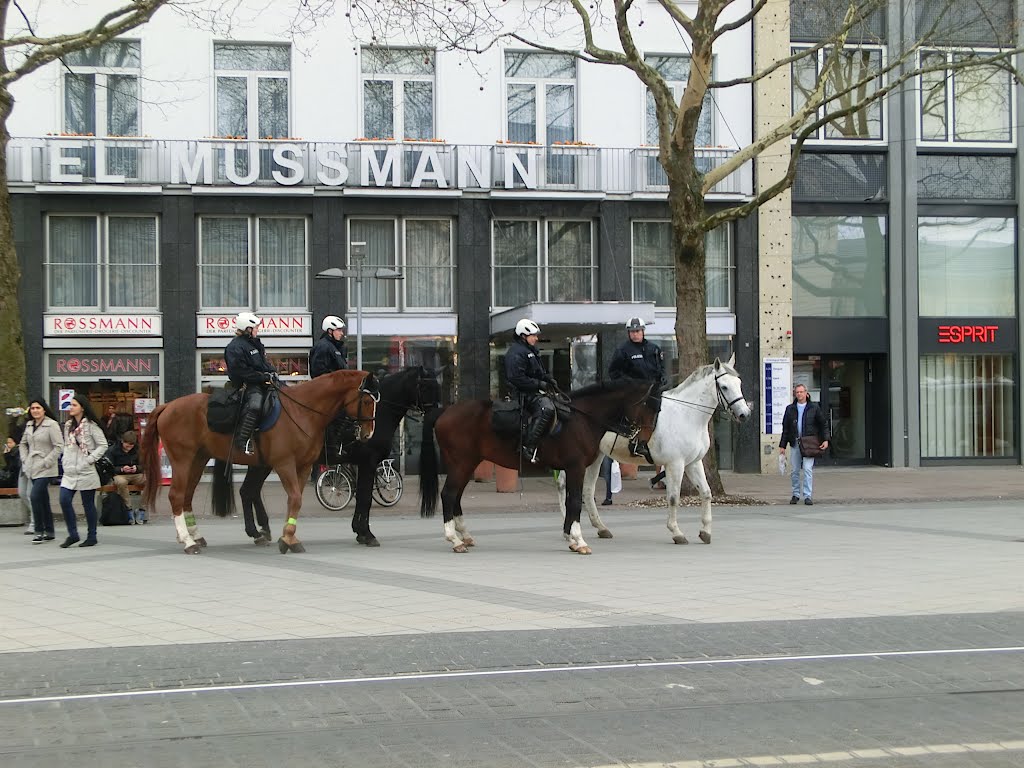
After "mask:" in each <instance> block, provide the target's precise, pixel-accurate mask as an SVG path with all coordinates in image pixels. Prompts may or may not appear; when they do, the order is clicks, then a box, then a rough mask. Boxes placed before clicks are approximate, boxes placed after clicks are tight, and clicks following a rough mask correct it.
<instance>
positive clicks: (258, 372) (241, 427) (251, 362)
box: [224, 312, 277, 454]
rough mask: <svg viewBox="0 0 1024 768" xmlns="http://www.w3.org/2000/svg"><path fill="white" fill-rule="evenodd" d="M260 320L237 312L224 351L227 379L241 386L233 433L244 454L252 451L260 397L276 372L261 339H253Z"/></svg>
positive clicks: (260, 402) (236, 445)
mask: <svg viewBox="0 0 1024 768" xmlns="http://www.w3.org/2000/svg"><path fill="white" fill-rule="evenodd" d="M259 324H260V319H259V318H258V317H256V315H254V314H253V313H252V312H239V313H238V316H237V317H236V318H235V338H233V339H232V340H231V341H230V342H229V343H228V346H227V348H226V349H225V350H224V363H225V364H226V365H227V367H228V378H229V379H230V380H231V383H232V384H234V385H235V386H236V387H244V388H245V392H244V394H243V395H242V416H241V418H240V419H239V424H238V431H237V432H236V433H235V447H236V448H238V449H239V450H242V451H244V452H245V453H247V454H252V453H254V451H253V447H252V444H251V443H252V433H253V431H254V430H255V429H256V422H257V421H259V418H260V410H262V408H263V399H264V398H265V397H266V396H267V393H268V392H269V387H270V384H271V383H273V379H274V377H275V376H276V375H277V372H276V371H275V370H274V367H273V366H272V365H271V364H270V361H268V360H267V352H266V350H265V349H264V348H263V342H261V341H260V340H259V339H257V338H256V333H257V331H256V327H257V326H258V325H259Z"/></svg>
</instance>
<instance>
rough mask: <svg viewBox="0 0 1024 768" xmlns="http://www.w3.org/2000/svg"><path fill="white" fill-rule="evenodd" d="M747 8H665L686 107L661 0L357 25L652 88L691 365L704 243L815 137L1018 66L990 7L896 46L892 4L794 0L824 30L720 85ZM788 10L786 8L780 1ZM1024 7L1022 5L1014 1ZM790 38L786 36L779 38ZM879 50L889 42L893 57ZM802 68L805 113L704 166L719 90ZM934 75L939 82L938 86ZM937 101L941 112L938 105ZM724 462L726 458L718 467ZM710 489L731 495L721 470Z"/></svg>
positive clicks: (750, 207) (413, 8)
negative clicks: (726, 197)
mask: <svg viewBox="0 0 1024 768" xmlns="http://www.w3.org/2000/svg"><path fill="white" fill-rule="evenodd" d="M735 2H737V0H697V2H696V13H693V14H692V15H691V13H688V12H687V10H684V7H685V8H687V9H692V8H693V3H692V2H688V3H686V4H685V6H684V4H683V3H680V2H675V1H674V0H658V4H657V6H656V7H659V8H660V9H661V10H662V11H664V13H666V14H667V15H668V16H669V17H670V19H671V23H673V24H675V25H676V26H677V28H678V29H679V30H680V31H681V34H680V43H681V45H680V53H681V54H685V55H687V56H688V57H689V59H690V65H689V67H690V68H689V77H688V79H687V81H686V86H685V88H684V89H683V92H682V96H681V97H680V98H679V99H678V100H677V99H676V98H675V97H674V96H673V92H672V89H671V88H670V86H669V84H668V83H667V82H666V78H665V76H664V74H663V73H662V72H661V71H659V69H658V68H657V66H656V64H654V63H652V62H651V61H649V60H648V59H647V58H646V57H645V56H644V54H643V52H642V49H641V47H640V46H639V45H638V44H637V41H636V40H637V38H638V37H639V36H640V34H642V33H640V32H639V27H640V26H642V25H643V24H644V22H645V16H647V17H649V16H650V14H651V12H652V11H651V4H649V3H637V2H634V1H633V0H539V2H529V3H523V5H522V8H521V10H520V11H519V12H518V13H517V12H516V11H514V10H513V9H511V8H510V6H511V5H512V4H511V3H507V2H505V1H504V0H478V1H476V2H473V1H472V0H467V1H465V2H461V1H460V0H390V1H389V2H387V3H379V2H366V0H352V4H351V5H352V18H353V26H354V28H355V30H356V34H357V36H360V37H361V38H362V41H363V42H364V43H367V44H374V45H384V44H408V43H410V42H415V43H419V44H423V45H429V46H437V47H439V48H441V49H448V50H458V51H463V52H466V53H468V54H477V53H480V52H483V51H485V50H488V49H490V48H492V47H494V46H495V45H496V44H497V43H499V42H500V43H503V44H505V45H512V46H516V47H519V48H523V47H529V48H532V49H534V50H537V51H547V52H552V53H560V54H563V55H570V56H573V57H575V58H576V59H578V60H580V61H583V62H588V63H592V64H601V65H609V66H619V67H625V68H626V69H629V70H631V71H632V72H633V73H634V74H635V75H636V77H637V78H639V80H640V81H641V82H642V83H643V85H644V86H646V88H647V90H648V91H649V92H650V94H651V96H652V97H653V100H654V105H655V116H656V120H657V144H658V159H659V161H660V163H661V166H662V167H663V168H664V170H665V173H666V175H667V177H668V204H669V208H670V211H671V223H672V250H673V255H674V263H675V275H676V328H675V336H676V343H677V346H678V350H679V365H680V370H681V371H689V370H693V369H695V368H696V367H697V366H699V365H702V364H704V363H705V362H706V361H707V355H708V352H707V341H706V332H705V327H706V315H705V308H706V299H705V252H704V236H705V234H706V233H707V232H710V231H711V230H713V229H714V228H715V227H718V226H719V225H722V224H725V223H727V222H731V221H735V220H737V219H741V218H744V217H746V216H748V215H750V214H752V213H754V212H755V211H756V210H757V209H758V208H759V207H760V206H762V205H763V204H765V203H766V202H767V201H769V200H771V199H772V198H774V197H777V196H778V195H780V194H782V193H784V192H785V191H786V190H788V189H789V188H790V187H791V186H792V184H793V182H794V179H795V178H796V172H797V165H798V159H799V157H800V153H801V150H802V149H803V148H804V145H805V143H806V142H807V140H808V139H810V138H815V137H817V136H818V135H819V133H820V132H821V131H823V130H826V131H829V132H831V133H832V134H833V135H837V136H839V137H857V136H868V135H870V134H869V133H868V128H869V123H870V121H871V120H873V119H875V117H876V116H880V114H881V110H882V101H883V99H884V98H885V97H886V96H887V95H888V94H890V93H892V92H893V91H895V90H897V89H899V88H900V87H901V86H902V85H903V84H904V83H907V82H914V81H916V80H917V79H918V78H922V82H923V83H924V85H925V87H926V88H927V87H928V86H929V83H931V84H933V85H934V86H935V87H936V88H937V87H938V85H942V86H943V87H944V82H943V81H944V80H945V79H946V78H948V77H949V76H950V74H951V73H953V72H957V71H959V72H965V71H971V72H974V73H977V74H978V77H977V78H976V79H979V80H983V79H984V78H985V77H989V76H990V75H991V73H994V72H1000V71H1002V72H1003V73H1004V75H1005V72H1006V71H1009V72H1011V73H1012V74H1013V76H1014V77H1015V78H1018V79H1019V77H1018V73H1017V72H1016V70H1014V69H1013V66H1014V56H1015V54H1016V53H1018V52H1019V51H1020V48H1018V47H1017V44H1016V25H1015V24H1013V23H1012V18H1011V19H1010V21H1011V23H1010V24H1009V25H1007V24H1006V23H1005V22H1006V19H1005V18H1001V16H1000V14H999V13H997V12H995V11H993V5H994V4H993V3H990V2H988V0H921V1H920V2H919V3H918V6H919V8H920V9H922V10H920V11H919V13H918V18H917V25H916V35H915V36H914V39H913V40H911V41H902V40H893V39H891V36H890V39H888V40H886V39H885V38H880V37H879V36H878V35H876V34H875V33H873V32H872V30H873V29H875V28H876V26H877V25H873V24H872V23H871V22H872V21H873V20H877V19H878V18H882V20H883V25H882V27H881V28H882V29H884V17H885V13H886V8H887V5H888V2H887V0H792V5H793V6H794V7H797V6H799V7H800V9H801V11H802V13H803V14H804V17H805V18H806V19H808V20H809V22H810V23H811V25H812V26H814V27H815V29H816V30H817V31H818V32H817V33H816V34H815V36H814V37H813V40H812V42H809V43H807V44H805V45H801V46H794V47H793V48H792V49H791V51H790V55H788V56H785V57H780V58H779V59H778V60H776V61H770V62H763V61H762V62H757V63H756V64H755V67H754V71H753V72H751V74H750V75H748V76H744V77H738V78H735V79H732V80H728V81H716V80H714V74H713V72H712V57H713V54H714V53H715V51H716V48H717V47H720V45H721V43H720V41H721V40H722V38H723V36H725V35H727V34H728V33H730V32H732V31H735V30H740V29H742V28H744V27H746V26H747V25H751V24H753V23H754V22H755V20H756V19H757V17H758V15H759V14H761V13H765V12H766V7H767V6H769V5H770V2H769V0H750V2H748V3H745V4H744V6H743V8H742V9H741V11H743V12H740V13H739V14H738V15H737V14H735V13H733V14H732V15H726V11H727V10H728V9H730V6H732V5H733V4H734V3H735ZM771 5H777V3H771ZM1006 5H1007V6H1008V7H1011V6H1010V4H1009V3H1007V4H1006ZM964 25H974V27H978V26H981V27H984V28H985V30H986V32H990V33H991V34H990V35H988V34H986V35H985V37H986V49H985V50H984V52H982V51H980V50H979V51H978V52H972V51H971V50H970V49H966V48H965V47H964V46H963V45H958V46H957V48H958V50H959V51H960V53H959V54H958V55H956V56H950V57H946V56H944V55H943V56H939V57H935V56H929V55H928V52H929V51H931V50H932V47H933V46H934V47H935V48H938V49H940V50H942V49H943V47H946V48H948V47H949V40H950V39H951V36H953V37H955V30H957V29H962V28H964ZM774 31H775V33H776V34H778V33H779V31H778V30H774ZM602 40H609V41H613V42H609V43H608V44H606V45H602V44H600V43H599V41H602ZM866 44H875V45H882V46H884V47H885V49H886V51H887V56H882V55H880V54H879V53H878V50H877V48H876V49H873V50H868V49H865V48H864V47H863V46H865V45H866ZM787 69H788V70H790V71H791V72H792V73H793V77H794V85H795V91H796V93H797V94H798V97H797V98H796V99H795V101H796V102H797V103H794V104H793V105H792V116H791V117H790V118H788V119H785V120H781V121H780V122H779V123H778V124H777V125H775V126H774V127H773V128H771V129H770V130H767V131H763V132H762V133H761V134H760V135H758V136H756V137H755V139H754V140H753V141H752V142H751V143H750V144H748V145H747V146H743V147H739V148H738V151H737V152H735V154H733V155H732V156H731V157H730V158H729V159H728V160H726V161H725V162H723V163H721V164H720V165H717V166H716V167H713V168H710V169H707V170H704V171H702V169H706V168H707V166H706V161H705V163H700V162H697V160H696V159H695V158H696V156H697V152H696V151H695V150H696V147H697V139H698V128H699V124H700V120H701V115H702V113H703V111H704V110H705V109H707V108H708V104H709V101H710V102H711V103H712V104H714V103H715V99H714V94H715V93H717V92H720V91H722V90H724V89H727V88H734V87H738V86H743V85H746V86H753V85H755V84H756V83H758V82H759V81H761V80H763V79H764V78H767V77H769V76H771V75H773V74H774V73H776V72H779V71H780V70H781V71H783V72H785V71H786V70H787ZM929 78H930V79H929ZM936 99H937V100H940V101H941V97H940V96H938V95H936V96H935V97H934V99H932V98H928V99H926V108H927V105H928V104H930V103H931V102H932V101H935V100H936ZM779 142H788V143H791V154H790V162H789V166H788V169H787V171H786V173H785V174H784V175H783V176H782V177H781V178H779V179H777V180H775V181H773V182H772V183H771V184H769V185H767V186H764V187H762V188H760V189H758V190H757V191H756V193H755V194H754V195H753V197H752V199H750V200H749V201H745V202H742V203H739V204H735V205H730V206H728V207H726V208H724V209H722V208H717V209H714V210H712V211H709V210H708V209H707V206H706V196H707V194H708V193H709V192H710V191H711V190H712V189H713V188H714V187H715V186H716V185H717V184H719V183H720V182H722V181H723V180H724V179H726V177H728V176H729V175H730V174H731V173H733V172H735V171H737V170H739V169H740V168H741V167H742V166H743V165H744V164H746V163H749V162H751V161H752V160H753V159H754V158H756V157H757V156H758V155H760V154H761V153H763V152H764V151H765V150H766V149H768V148H769V147H772V146H774V145H777V144H778V143H779ZM712 461H713V459H712ZM709 481H710V482H711V484H712V489H713V490H714V491H715V492H716V493H721V492H722V485H721V480H720V478H719V476H718V472H717V469H714V467H713V466H712V472H711V473H710V474H709Z"/></svg>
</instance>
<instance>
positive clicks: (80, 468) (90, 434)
mask: <svg viewBox="0 0 1024 768" xmlns="http://www.w3.org/2000/svg"><path fill="white" fill-rule="evenodd" d="M68 415H69V416H70V417H71V418H69V419H68V420H67V421H65V422H64V477H63V478H62V479H61V481H60V508H61V511H63V512H64V524H65V525H66V526H67V527H68V537H67V538H66V539H65V540H64V543H63V544H61V545H60V546H61V548H63V549H66V548H68V547H70V546H71V545H72V544H77V543H78V542H79V536H78V523H77V521H76V520H75V508H74V507H73V506H71V501H72V500H73V499H74V498H75V493H76V492H78V491H81V493H82V506H83V507H85V520H86V523H88V526H89V532H88V534H87V535H86V537H85V541H83V542H81V543H80V544H78V546H80V547H94V546H96V517H97V516H96V489H97V488H99V487H100V476H99V473H98V472H97V471H96V462H97V460H98V459H99V458H100V457H101V456H102V455H103V454H104V452H105V451H106V450H107V438H106V436H105V435H104V434H103V429H102V428H101V427H100V424H99V420H98V419H97V418H96V414H95V413H93V410H92V406H91V405H90V404H89V401H88V400H86V399H85V398H84V397H73V398H71V408H69V409H68Z"/></svg>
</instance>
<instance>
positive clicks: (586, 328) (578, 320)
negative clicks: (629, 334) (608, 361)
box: [491, 301, 654, 339]
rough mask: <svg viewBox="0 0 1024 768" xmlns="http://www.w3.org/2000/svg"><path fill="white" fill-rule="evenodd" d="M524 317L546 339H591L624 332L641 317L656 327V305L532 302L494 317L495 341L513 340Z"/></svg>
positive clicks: (645, 302) (646, 303) (492, 324)
mask: <svg viewBox="0 0 1024 768" xmlns="http://www.w3.org/2000/svg"><path fill="white" fill-rule="evenodd" d="M524 317H525V318H527V319H529V320H533V322H535V323H537V325H539V326H540V332H541V336H542V337H543V338H545V339H553V338H559V337H575V336H589V335H591V334H595V333H600V332H602V331H607V330H612V329H622V328H624V327H625V325H626V320H628V319H629V318H631V317H641V318H643V320H644V322H645V323H647V325H653V324H654V302H653V301H573V302H563V303H547V302H531V303H529V304H523V305H520V306H518V307H513V308H512V309H506V310H503V311H501V312H498V313H496V314H493V315H491V338H495V337H506V338H507V337H511V336H512V335H513V334H514V333H515V327H516V323H518V322H519V321H520V320H522V319H523V318H524Z"/></svg>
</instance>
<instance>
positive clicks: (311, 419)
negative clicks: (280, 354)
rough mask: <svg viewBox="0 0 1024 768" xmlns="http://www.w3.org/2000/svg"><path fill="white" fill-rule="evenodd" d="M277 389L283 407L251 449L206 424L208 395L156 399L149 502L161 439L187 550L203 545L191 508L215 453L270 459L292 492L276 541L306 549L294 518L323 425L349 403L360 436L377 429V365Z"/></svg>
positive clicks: (146, 452)
mask: <svg viewBox="0 0 1024 768" xmlns="http://www.w3.org/2000/svg"><path fill="white" fill-rule="evenodd" d="M279 395H280V398H281V415H280V417H279V418H278V420H277V423H276V424H274V426H273V427H271V428H270V429H269V430H267V431H266V432H259V433H258V434H257V436H256V453H255V454H254V455H252V456H247V455H245V454H244V453H242V452H241V451H239V450H238V449H237V448H234V447H233V446H232V443H231V439H232V436H231V435H228V434H220V433H217V432H211V431H210V430H209V428H208V427H207V425H206V405H207V401H208V400H209V395H205V394H199V395H186V396H184V397H179V398H177V399H175V400H172V401H171V402H169V403H164V404H163V405H161V406H159V407H158V408H157V409H156V410H155V411H153V413H152V414H151V415H150V418H149V424H148V425H147V426H146V431H145V434H144V435H143V437H142V462H143V466H144V467H145V470H144V471H145V474H146V477H147V478H149V482H147V483H146V490H145V498H146V506H147V508H148V509H150V510H152V509H153V502H154V501H155V500H156V495H157V492H158V491H159V490H160V483H159V482H158V481H157V478H159V477H160V456H159V450H158V447H157V446H158V444H159V443H161V442H162V443H163V449H164V452H165V453H166V454H167V458H168V459H169V460H170V462H171V475H172V476H171V487H170V490H169V491H168V492H167V497H168V500H169V501H170V503H171V512H172V513H173V514H174V529H175V531H176V533H177V535H178V542H179V543H181V544H184V545H185V552H186V553H187V554H190V555H196V554H199V552H200V549H201V548H202V547H205V546H206V540H205V539H204V538H202V537H201V536H199V535H198V532H199V528H198V526H197V525H196V521H195V517H194V516H193V514H192V496H193V494H194V493H195V490H196V486H197V485H198V484H199V480H200V479H201V477H202V475H203V470H204V469H205V467H206V464H207V462H208V461H209V460H210V459H211V458H212V459H217V460H219V461H223V462H227V463H228V467H227V468H226V469H227V471H229V472H230V471H231V469H230V464H231V463H232V462H233V463H236V464H246V465H249V466H253V465H264V466H269V467H272V468H273V470H274V471H276V472H277V474H278V477H280V478H281V484H282V485H283V486H284V489H285V492H286V493H287V494H288V519H287V521H286V524H285V526H284V532H283V534H282V536H281V538H280V539H278V541H277V545H278V549H279V550H280V551H281V553H282V554H284V553H286V552H304V551H305V548H304V547H303V546H302V542H300V541H299V539H298V537H297V536H296V535H295V525H296V522H297V519H298V516H299V509H300V508H301V506H302V490H303V486H304V485H305V482H306V478H308V477H309V471H310V468H311V467H312V466H313V462H314V461H315V460H316V458H317V456H319V455H320V451H321V449H322V448H323V440H324V430H325V429H326V427H327V425H328V424H329V423H330V422H331V421H332V420H333V419H334V418H335V416H337V415H338V414H339V413H341V412H342V411H344V412H345V413H346V414H347V415H348V416H350V417H351V418H353V419H355V420H356V421H357V422H358V424H359V432H358V438H359V439H360V440H369V439H370V438H371V437H372V436H373V422H374V416H375V413H376V404H377V399H378V398H379V395H378V393H377V380H376V379H375V378H374V376H373V374H372V373H370V374H367V373H364V372H363V371H335V372H334V373H330V374H327V375H324V376H320V377H318V378H316V379H313V380H312V381H307V382H303V383H302V384H296V385H294V386H291V387H281V388H280V389H279ZM214 507H215V509H214V511H215V512H216V513H217V514H218V515H221V516H225V515H227V514H228V513H229V508H228V507H227V506H226V505H216V504H215V505H214ZM183 513H184V515H183Z"/></svg>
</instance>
